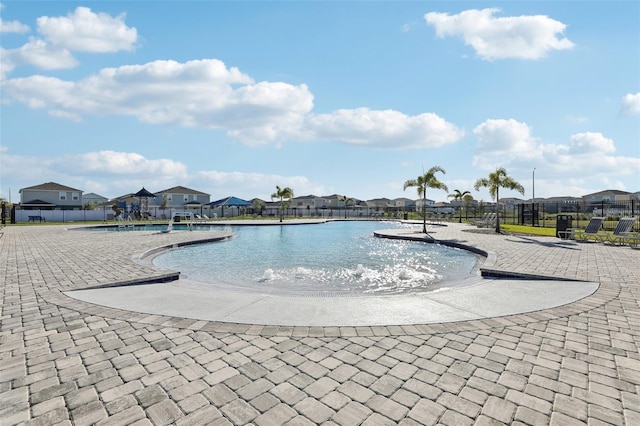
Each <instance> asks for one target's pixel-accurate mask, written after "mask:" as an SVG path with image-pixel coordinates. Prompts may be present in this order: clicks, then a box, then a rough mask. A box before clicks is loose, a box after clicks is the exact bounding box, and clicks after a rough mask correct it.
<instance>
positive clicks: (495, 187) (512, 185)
mask: <svg viewBox="0 0 640 426" xmlns="http://www.w3.org/2000/svg"><path fill="white" fill-rule="evenodd" d="M473 187H474V188H475V190H476V191H478V190H480V187H484V188H489V194H491V197H492V198H493V199H494V200H496V207H498V204H499V202H500V188H507V189H511V190H516V191H518V192H519V193H520V194H522V195H524V187H523V186H522V185H520V184H519V183H518V182H516V181H515V180H513V179H512V178H510V177H509V176H507V171H506V170H505V169H504V167H500V168H499V169H496V171H495V172H493V173H489V177H488V178H482V179H478V180H477V181H476V183H475V185H473ZM496 213H498V214H497V215H496V232H500V212H499V211H497V212H496Z"/></svg>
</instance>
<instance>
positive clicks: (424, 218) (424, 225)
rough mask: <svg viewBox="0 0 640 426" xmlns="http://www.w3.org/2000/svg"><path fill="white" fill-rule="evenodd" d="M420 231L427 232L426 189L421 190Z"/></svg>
mask: <svg viewBox="0 0 640 426" xmlns="http://www.w3.org/2000/svg"><path fill="white" fill-rule="evenodd" d="M422 232H423V233H425V234H426V233H427V190H426V188H425V190H424V191H422Z"/></svg>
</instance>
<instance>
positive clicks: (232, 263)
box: [153, 221, 477, 294]
mask: <svg viewBox="0 0 640 426" xmlns="http://www.w3.org/2000/svg"><path fill="white" fill-rule="evenodd" d="M398 227H408V225H402V224H399V223H395V222H366V221H362V222H358V221H354V222H347V221H344V222H342V221H340V222H329V223H324V224H314V225H285V226H235V227H232V231H233V232H234V234H236V236H235V237H234V238H232V239H230V240H227V241H222V242H216V243H210V244H202V245H193V246H187V247H183V248H180V249H176V250H172V251H169V252H166V253H164V254H161V255H159V256H157V257H156V258H155V259H154V260H153V263H154V264H155V265H157V266H159V267H163V268H169V269H172V270H176V271H180V272H181V273H182V276H183V277H186V278H188V279H190V280H194V281H199V282H204V283H216V284H223V285H228V286H233V287H237V288H238V289H245V290H249V291H265V290H268V291H270V292H284V293H287V292H297V291H304V292H331V293H341V292H342V293H345V294H346V293H349V294H353V293H360V294H363V293H364V294H366V293H371V294H399V293H411V292H426V291H433V290H436V289H438V288H442V287H446V286H448V283H450V282H452V281H456V280H462V279H464V278H468V277H469V276H470V274H472V273H473V272H474V270H475V267H476V265H477V257H476V256H475V255H473V254H471V253H469V252H466V251H464V250H458V249H454V248H449V247H445V246H441V245H438V244H429V243H422V242H410V241H402V240H389V239H385V238H377V237H374V236H373V232H374V231H375V230H380V229H390V228H398ZM413 228H415V226H414V227H413Z"/></svg>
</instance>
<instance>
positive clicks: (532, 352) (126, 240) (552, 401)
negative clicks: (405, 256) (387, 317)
mask: <svg viewBox="0 0 640 426" xmlns="http://www.w3.org/2000/svg"><path fill="white" fill-rule="evenodd" d="M318 226H321V225H318ZM418 229H419V228H418ZM4 231H5V232H4V235H3V236H2V238H0V271H2V272H0V274H2V275H3V276H2V275H0V276H2V278H1V281H2V282H3V284H1V285H0V289H1V290H2V292H1V294H2V296H1V297H2V311H1V312H0V322H1V326H0V327H1V328H0V424H1V425H3V426H4V425H13V424H20V423H25V424H46V425H54V424H75V425H81V424H108V425H118V424H123V425H124V424H136V425H144V424H177V425H187V424H193V425H199V424H206V423H209V424H219V425H224V424H249V423H253V424H256V425H279V424H291V425H294V424H339V425H353V424H367V425H383V424H406V425H415V424H436V423H439V424H474V423H477V424H500V423H504V424H514V423H518V422H521V423H523V424H558V425H568V424H586V423H590V424H592V423H593V424H596V423H600V424H607V423H608V424H616V425H621V424H628V425H633V424H640V397H639V396H638V395H639V393H640V354H639V346H640V304H639V300H640V299H639V297H640V268H639V267H638V266H637V265H640V250H637V249H631V248H629V247H614V246H605V245H603V244H590V243H574V242H571V241H564V240H559V239H555V238H535V237H519V236H504V235H489V234H477V233H471V232H465V231H464V226H460V225H458V224H451V225H450V226H448V227H441V228H437V229H436V230H435V232H434V233H433V236H434V237H435V238H436V239H441V240H447V241H450V242H454V243H458V244H465V245H470V246H473V247H476V248H478V249H480V250H482V251H485V252H487V253H490V257H489V259H488V262H487V264H486V267H487V268H490V269H491V270H492V271H496V272H500V271H502V272H508V273H514V272H516V273H521V274H527V275H543V276H547V277H554V278H557V279H559V280H560V279H573V280H581V281H585V282H593V283H597V284H599V287H598V289H597V290H596V291H595V292H594V293H593V294H591V295H589V296H587V297H585V298H583V299H580V300H578V301H576V302H573V303H569V304H567V305H562V306H557V307H553V308H549V309H544V310H539V311H535V312H530V313H523V314H513V315H508V316H500V317H495V318H481V319H473V320H468V321H455V322H445V323H438V322H433V323H422V324H421V323H418V324H404V325H374V326H345V327H341V326H319V325H310V326H298V325H284V326H278V325H265V324H262V325H260V324H241V323H227V322H219V321H208V320H203V319H194V318H188V315H184V316H165V315H158V314H149V313H139V312H134V311H127V310H122V309H116V308H113V307H101V306H98V305H94V304H91V303H87V302H83V301H79V300H75V299H72V298H69V297H67V296H66V295H65V294H64V293H63V292H66V291H70V290H79V289H87V288H90V287H95V286H102V285H108V284H112V283H116V282H148V281H150V280H158V279H160V280H163V279H164V280H170V279H172V278H173V275H174V272H173V271H161V270H157V269H155V268H153V267H151V266H150V265H149V264H146V263H144V262H139V261H137V260H138V259H139V258H140V255H141V254H142V253H145V252H147V251H149V250H153V249H154V248H157V247H159V246H165V245H173V244H181V243H185V242H190V241H194V240H197V239H202V238H211V237H213V236H214V235H212V233H211V232H202V231H194V232H175V233H168V234H158V233H151V232H138V231H136V232H121V233H106V232H104V233H102V232H85V231H68V230H66V228H65V227H62V226H30V227H26V226H24V227H16V226H12V227H8V228H5V230H4ZM414 235H416V236H417V234H414ZM215 236H216V237H224V236H225V235H224V234H223V233H217V234H216V235H215ZM174 284H175V283H174Z"/></svg>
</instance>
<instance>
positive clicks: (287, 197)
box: [271, 185, 293, 222]
mask: <svg viewBox="0 0 640 426" xmlns="http://www.w3.org/2000/svg"><path fill="white" fill-rule="evenodd" d="M274 198H278V199H280V222H282V221H283V220H284V209H285V208H286V206H287V204H288V203H289V201H291V199H292V198H293V189H291V188H289V187H288V186H287V187H285V188H280V187H279V186H277V185H276V192H274V193H273V194H271V199H272V200H273V199H274Z"/></svg>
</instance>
